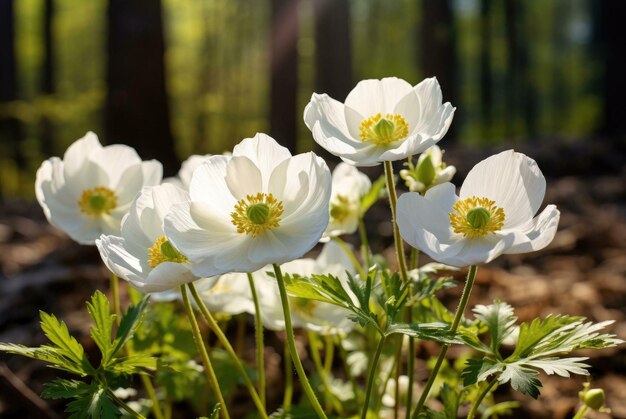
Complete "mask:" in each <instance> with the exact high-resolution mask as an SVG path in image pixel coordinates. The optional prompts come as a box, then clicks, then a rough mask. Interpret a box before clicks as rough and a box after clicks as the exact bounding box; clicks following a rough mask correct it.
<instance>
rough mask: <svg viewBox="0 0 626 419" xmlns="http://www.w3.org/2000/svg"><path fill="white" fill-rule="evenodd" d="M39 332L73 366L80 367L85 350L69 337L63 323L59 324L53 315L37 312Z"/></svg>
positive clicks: (83, 359)
mask: <svg viewBox="0 0 626 419" xmlns="http://www.w3.org/2000/svg"><path fill="white" fill-rule="evenodd" d="M39 315H40V317H41V330H43V332H44V334H45V335H46V337H47V338H48V340H50V342H52V343H53V345H54V346H55V347H56V348H57V349H58V351H59V353H60V354H61V355H63V356H64V357H66V358H67V359H68V360H70V361H72V362H73V363H74V364H75V365H82V364H83V362H84V361H85V360H86V359H85V350H84V349H83V347H82V345H81V344H80V343H78V341H77V340H76V339H75V338H74V337H72V336H71V335H70V332H69V331H68V330H67V325H66V324H65V322H60V321H59V320H58V319H57V318H56V317H55V316H54V315H53V314H47V313H44V312H43V311H40V312H39Z"/></svg>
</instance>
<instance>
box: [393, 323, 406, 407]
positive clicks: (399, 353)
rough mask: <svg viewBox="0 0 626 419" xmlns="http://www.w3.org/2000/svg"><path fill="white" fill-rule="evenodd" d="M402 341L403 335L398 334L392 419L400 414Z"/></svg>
mask: <svg viewBox="0 0 626 419" xmlns="http://www.w3.org/2000/svg"><path fill="white" fill-rule="evenodd" d="M403 339H404V335H403V334H401V333H399V334H398V349H397V351H396V363H395V368H394V371H395V377H394V378H395V380H396V387H395V391H394V395H393V397H394V399H395V400H394V404H393V417H394V419H398V415H399V413H400V386H399V384H398V383H399V382H400V374H402V341H403Z"/></svg>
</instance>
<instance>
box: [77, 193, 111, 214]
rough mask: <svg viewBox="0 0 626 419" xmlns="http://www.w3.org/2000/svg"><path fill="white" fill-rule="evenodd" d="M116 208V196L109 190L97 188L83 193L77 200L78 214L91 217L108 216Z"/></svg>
mask: <svg viewBox="0 0 626 419" xmlns="http://www.w3.org/2000/svg"><path fill="white" fill-rule="evenodd" d="M116 207H117V196H115V193H114V192H113V191H112V190H110V189H109V188H105V187H104V186H97V187H95V188H92V189H86V190H84V191H83V193H82V195H81V196H80V199H79V200H78V208H80V212H82V213H83V214H85V215H90V216H92V217H100V216H101V215H103V214H110V213H111V211H112V210H114V209H115V208H116Z"/></svg>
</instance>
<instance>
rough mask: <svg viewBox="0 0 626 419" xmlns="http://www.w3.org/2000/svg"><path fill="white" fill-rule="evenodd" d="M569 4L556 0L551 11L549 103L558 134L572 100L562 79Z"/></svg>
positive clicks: (554, 129) (552, 127)
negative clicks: (551, 60) (551, 55)
mask: <svg viewBox="0 0 626 419" xmlns="http://www.w3.org/2000/svg"><path fill="white" fill-rule="evenodd" d="M570 7H571V4H570V2H569V1H567V0H557V1H556V2H555V4H554V9H553V11H552V50H553V51H554V52H553V57H552V59H553V63H552V91H551V96H552V100H551V103H550V108H551V113H552V126H551V129H552V131H553V132H558V131H559V130H560V129H561V128H562V126H563V118H564V117H565V116H566V114H567V113H568V111H567V109H568V103H569V102H570V101H571V100H572V99H573V97H572V96H573V95H572V92H571V89H568V88H567V84H566V80H565V78H564V77H563V67H564V64H565V62H566V60H567V56H568V52H569V51H568V47H569V45H568V39H567V37H568V34H567V31H568V28H567V26H566V25H565V24H564V21H567V20H569V19H571V14H570V13H569V10H568V9H569V8H570Z"/></svg>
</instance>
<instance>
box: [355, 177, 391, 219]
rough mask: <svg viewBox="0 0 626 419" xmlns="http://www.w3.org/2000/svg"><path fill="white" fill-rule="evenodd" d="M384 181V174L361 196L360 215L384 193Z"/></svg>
mask: <svg viewBox="0 0 626 419" xmlns="http://www.w3.org/2000/svg"><path fill="white" fill-rule="evenodd" d="M385 183H386V178H385V175H382V176H381V177H379V178H378V179H377V180H376V182H374V183H373V184H372V187H371V188H370V190H369V191H368V192H367V193H366V194H365V195H363V196H362V197H361V216H363V214H365V213H366V212H367V210H369V209H370V208H371V206H372V205H374V204H375V203H376V201H378V200H379V199H380V198H381V197H382V196H383V195H384V187H385Z"/></svg>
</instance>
